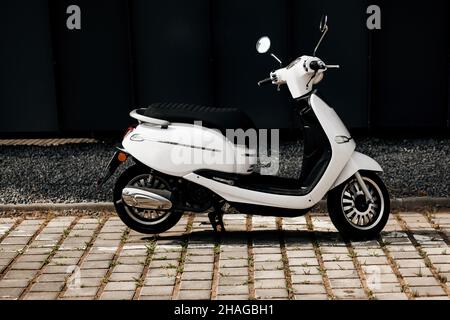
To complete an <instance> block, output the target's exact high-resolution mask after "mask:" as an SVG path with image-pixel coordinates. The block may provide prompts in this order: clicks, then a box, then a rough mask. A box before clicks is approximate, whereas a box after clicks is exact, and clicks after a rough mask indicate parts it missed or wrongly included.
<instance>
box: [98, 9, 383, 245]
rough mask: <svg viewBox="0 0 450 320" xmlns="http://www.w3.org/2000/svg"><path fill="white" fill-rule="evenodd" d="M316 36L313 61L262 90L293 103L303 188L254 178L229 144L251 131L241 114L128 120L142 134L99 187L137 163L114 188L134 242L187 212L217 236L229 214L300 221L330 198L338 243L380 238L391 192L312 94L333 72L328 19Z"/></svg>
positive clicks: (143, 115)
mask: <svg viewBox="0 0 450 320" xmlns="http://www.w3.org/2000/svg"><path fill="white" fill-rule="evenodd" d="M320 30H321V33H322V36H321V38H320V40H319V43H318V44H317V46H316V48H315V50H314V54H313V56H301V57H299V58H298V59H296V60H295V61H293V62H292V63H290V64H289V65H288V66H287V67H284V68H280V69H278V70H276V71H274V72H272V73H270V78H267V79H265V80H263V81H261V82H259V85H260V86H261V85H264V84H274V85H276V86H281V85H284V84H287V86H288V88H289V91H290V93H291V94H292V97H293V98H294V100H295V108H296V110H297V111H298V115H299V117H300V120H301V123H302V129H303V133H304V139H305V141H304V153H305V154H304V157H303V164H302V173H301V176H300V179H290V178H281V177H277V176H270V175H262V174H260V173H258V172H255V165H256V163H257V160H258V150H257V148H255V147H254V146H249V145H248V143H245V142H242V141H241V142H236V141H235V140H236V139H232V138H230V137H229V135H228V134H227V135H225V132H228V131H229V129H240V131H239V130H238V132H241V133H242V132H246V130H248V129H251V128H252V127H253V124H252V122H251V120H250V119H249V118H248V117H247V116H246V115H245V114H244V113H242V112H240V111H239V110H237V109H225V108H209V107H200V106H192V105H181V104H153V105H151V106H150V107H148V108H146V109H138V110H134V111H133V112H131V117H133V118H135V119H137V120H138V121H139V125H138V126H137V127H136V128H130V129H129V130H128V131H127V133H126V134H125V137H124V139H123V142H122V144H123V149H119V150H118V151H117V152H116V153H115V155H114V157H113V158H112V160H111V162H110V163H109V165H108V167H107V170H106V172H105V176H104V177H103V178H102V179H101V180H100V181H99V183H100V184H103V183H104V182H105V181H107V180H108V179H109V177H111V175H112V174H114V172H115V171H116V169H117V168H118V167H119V165H120V164H121V163H123V162H125V161H126V160H127V158H129V157H132V158H133V160H134V162H135V165H133V166H131V167H130V168H129V169H127V170H125V171H124V173H123V174H122V175H121V176H120V177H119V178H118V180H117V182H116V184H115V188H114V195H113V197H114V199H113V201H114V205H115V208H116V210H117V213H118V215H119V217H120V218H121V219H122V221H123V222H124V223H125V224H126V225H127V226H128V227H130V228H131V229H134V230H136V231H138V232H141V233H146V234H157V233H161V232H164V231H166V230H168V229H170V228H172V227H173V226H174V225H175V224H176V223H177V222H178V221H179V220H180V218H181V217H182V215H183V213H184V212H194V213H203V212H208V211H209V218H210V221H211V224H212V226H213V228H214V229H215V230H217V231H218V230H222V231H223V230H224V225H223V221H222V215H223V213H225V212H226V211H228V209H229V208H230V207H232V208H235V209H236V210H238V211H239V212H241V213H244V214H254V215H269V216H277V217H296V216H301V215H304V214H306V213H307V212H309V211H310V210H311V209H312V208H313V207H314V206H315V205H316V204H318V202H319V201H320V200H321V199H322V198H324V197H325V196H326V195H328V196H327V205H328V211H329V215H330V218H331V220H332V222H333V223H334V225H335V226H336V228H337V229H338V230H339V231H340V233H341V234H342V235H343V236H345V237H349V238H353V239H355V238H358V239H361V238H371V237H376V236H377V235H378V234H379V233H380V232H381V230H382V229H383V228H384V226H385V225H386V223H387V220H388V216H389V212H390V200H389V195H388V192H387V189H386V187H385V185H384V184H383V182H382V180H381V179H380V178H379V177H378V175H377V174H376V173H378V172H382V168H381V167H380V165H379V164H378V163H377V162H376V161H374V160H373V159H371V158H369V157H367V156H365V155H363V154H361V153H358V152H356V151H355V147H356V144H355V142H354V140H353V139H352V137H351V135H350V133H349V132H348V130H347V129H346V127H345V125H344V124H343V123H342V121H341V120H340V118H339V117H338V115H337V114H336V113H335V111H334V110H333V109H332V108H330V107H329V106H328V105H327V104H326V103H325V102H324V101H323V100H322V99H321V98H319V97H318V96H317V95H316V93H315V91H314V90H313V86H314V85H316V84H318V83H319V82H320V81H321V80H322V79H323V77H324V74H325V72H326V71H327V70H329V69H332V68H339V66H331V65H326V64H325V63H324V62H323V61H322V60H321V59H319V58H317V57H316V51H317V48H318V47H319V45H320V43H321V42H322V40H323V39H324V36H325V34H326V33H327V31H328V26H327V18H326V16H325V17H324V18H323V19H322V21H321V25H320ZM269 49H270V39H269V38H267V37H263V38H261V39H260V40H259V41H258V43H257V50H258V52H259V53H267V52H268V51H269ZM271 55H272V56H273V57H274V58H275V59H277V61H279V62H281V61H280V60H279V59H278V58H277V57H276V56H275V55H273V54H271ZM197 121H201V122H202V125H199V123H198V122H197ZM234 132H236V131H234Z"/></svg>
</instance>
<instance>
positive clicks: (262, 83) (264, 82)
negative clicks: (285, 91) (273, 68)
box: [258, 78, 272, 87]
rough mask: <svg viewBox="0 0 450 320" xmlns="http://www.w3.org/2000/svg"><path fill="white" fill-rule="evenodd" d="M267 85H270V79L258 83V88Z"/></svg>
mask: <svg viewBox="0 0 450 320" xmlns="http://www.w3.org/2000/svg"><path fill="white" fill-rule="evenodd" d="M267 84H272V78H266V79H264V80H261V81H259V82H258V86H260V87H261V86H263V85H267Z"/></svg>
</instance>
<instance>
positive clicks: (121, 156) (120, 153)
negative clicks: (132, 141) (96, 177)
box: [117, 152, 128, 162]
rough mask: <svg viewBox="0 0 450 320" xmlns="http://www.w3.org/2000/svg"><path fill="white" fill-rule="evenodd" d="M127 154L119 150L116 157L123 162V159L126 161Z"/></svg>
mask: <svg viewBox="0 0 450 320" xmlns="http://www.w3.org/2000/svg"><path fill="white" fill-rule="evenodd" d="M127 158H128V157H127V155H126V154H125V153H124V152H119V154H118V155H117V159H118V160H119V161H120V162H125V161H127Z"/></svg>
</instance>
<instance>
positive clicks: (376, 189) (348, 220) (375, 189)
mask: <svg viewBox="0 0 450 320" xmlns="http://www.w3.org/2000/svg"><path fill="white" fill-rule="evenodd" d="M360 174H361V177H362V179H363V181H364V182H365V184H366V186H367V189H368V190H369V192H370V194H371V195H372V197H373V200H374V201H373V203H369V202H367V201H366V197H365V195H364V192H363V191H362V189H361V187H360V186H359V184H358V181H357V179H356V178H355V177H352V178H350V179H349V180H347V181H346V182H345V183H343V184H342V185H340V186H338V187H337V188H335V189H333V190H331V191H330V192H329V193H328V199H327V205H328V212H329V215H330V218H331V221H332V222H333V224H334V226H335V227H336V229H338V231H339V232H340V233H341V234H342V236H343V237H347V238H350V239H354V240H363V239H373V238H375V237H377V236H378V235H379V234H380V232H381V231H382V230H383V228H384V227H385V226H386V223H387V221H388V219H389V213H390V200H389V193H388V190H387V188H386V186H385V185H384V183H383V181H382V180H381V179H380V178H379V177H378V176H377V175H376V174H375V173H373V172H361V173H360Z"/></svg>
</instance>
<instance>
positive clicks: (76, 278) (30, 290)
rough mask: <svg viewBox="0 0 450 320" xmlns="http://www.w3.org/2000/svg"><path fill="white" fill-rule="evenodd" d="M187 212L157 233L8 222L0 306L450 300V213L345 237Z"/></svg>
mask: <svg viewBox="0 0 450 320" xmlns="http://www.w3.org/2000/svg"><path fill="white" fill-rule="evenodd" d="M225 224H226V228H227V233H225V234H223V235H221V236H217V235H215V234H214V233H212V232H211V231H210V225H209V224H208V219H207V217H206V216H204V215H195V216H185V217H184V218H183V219H182V221H180V223H179V224H178V225H177V226H176V227H175V228H173V229H172V230H170V231H169V232H167V233H165V234H162V235H160V236H159V237H157V238H155V237H148V236H143V235H141V234H138V233H136V232H134V231H130V230H128V229H127V228H126V227H125V226H124V225H123V224H122V223H121V222H120V220H119V219H118V218H117V217H115V216H113V215H111V216H110V217H106V216H105V217H102V218H98V219H97V218H92V217H80V216H69V217H48V216H45V215H42V216H41V217H40V218H36V217H34V218H26V217H14V218H0V299H141V300H144V299H243V300H246V299H296V300H301V299H448V298H449V297H450V283H449V280H448V279H450V247H449V245H450V241H449V237H450V213H434V214H423V213H409V212H408V213H398V214H393V215H392V217H391V219H390V221H389V224H388V226H387V228H386V230H385V232H384V233H383V234H382V236H381V237H380V238H379V239H377V240H374V241H369V242H346V241H342V239H341V238H340V237H339V234H338V233H337V232H336V230H335V229H334V227H333V226H332V224H331V222H330V219H329V218H328V217H327V216H322V215H311V216H306V217H300V218H292V219H291V218H290V219H277V218H271V217H256V216H255V217H247V216H243V215H228V216H225Z"/></svg>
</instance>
